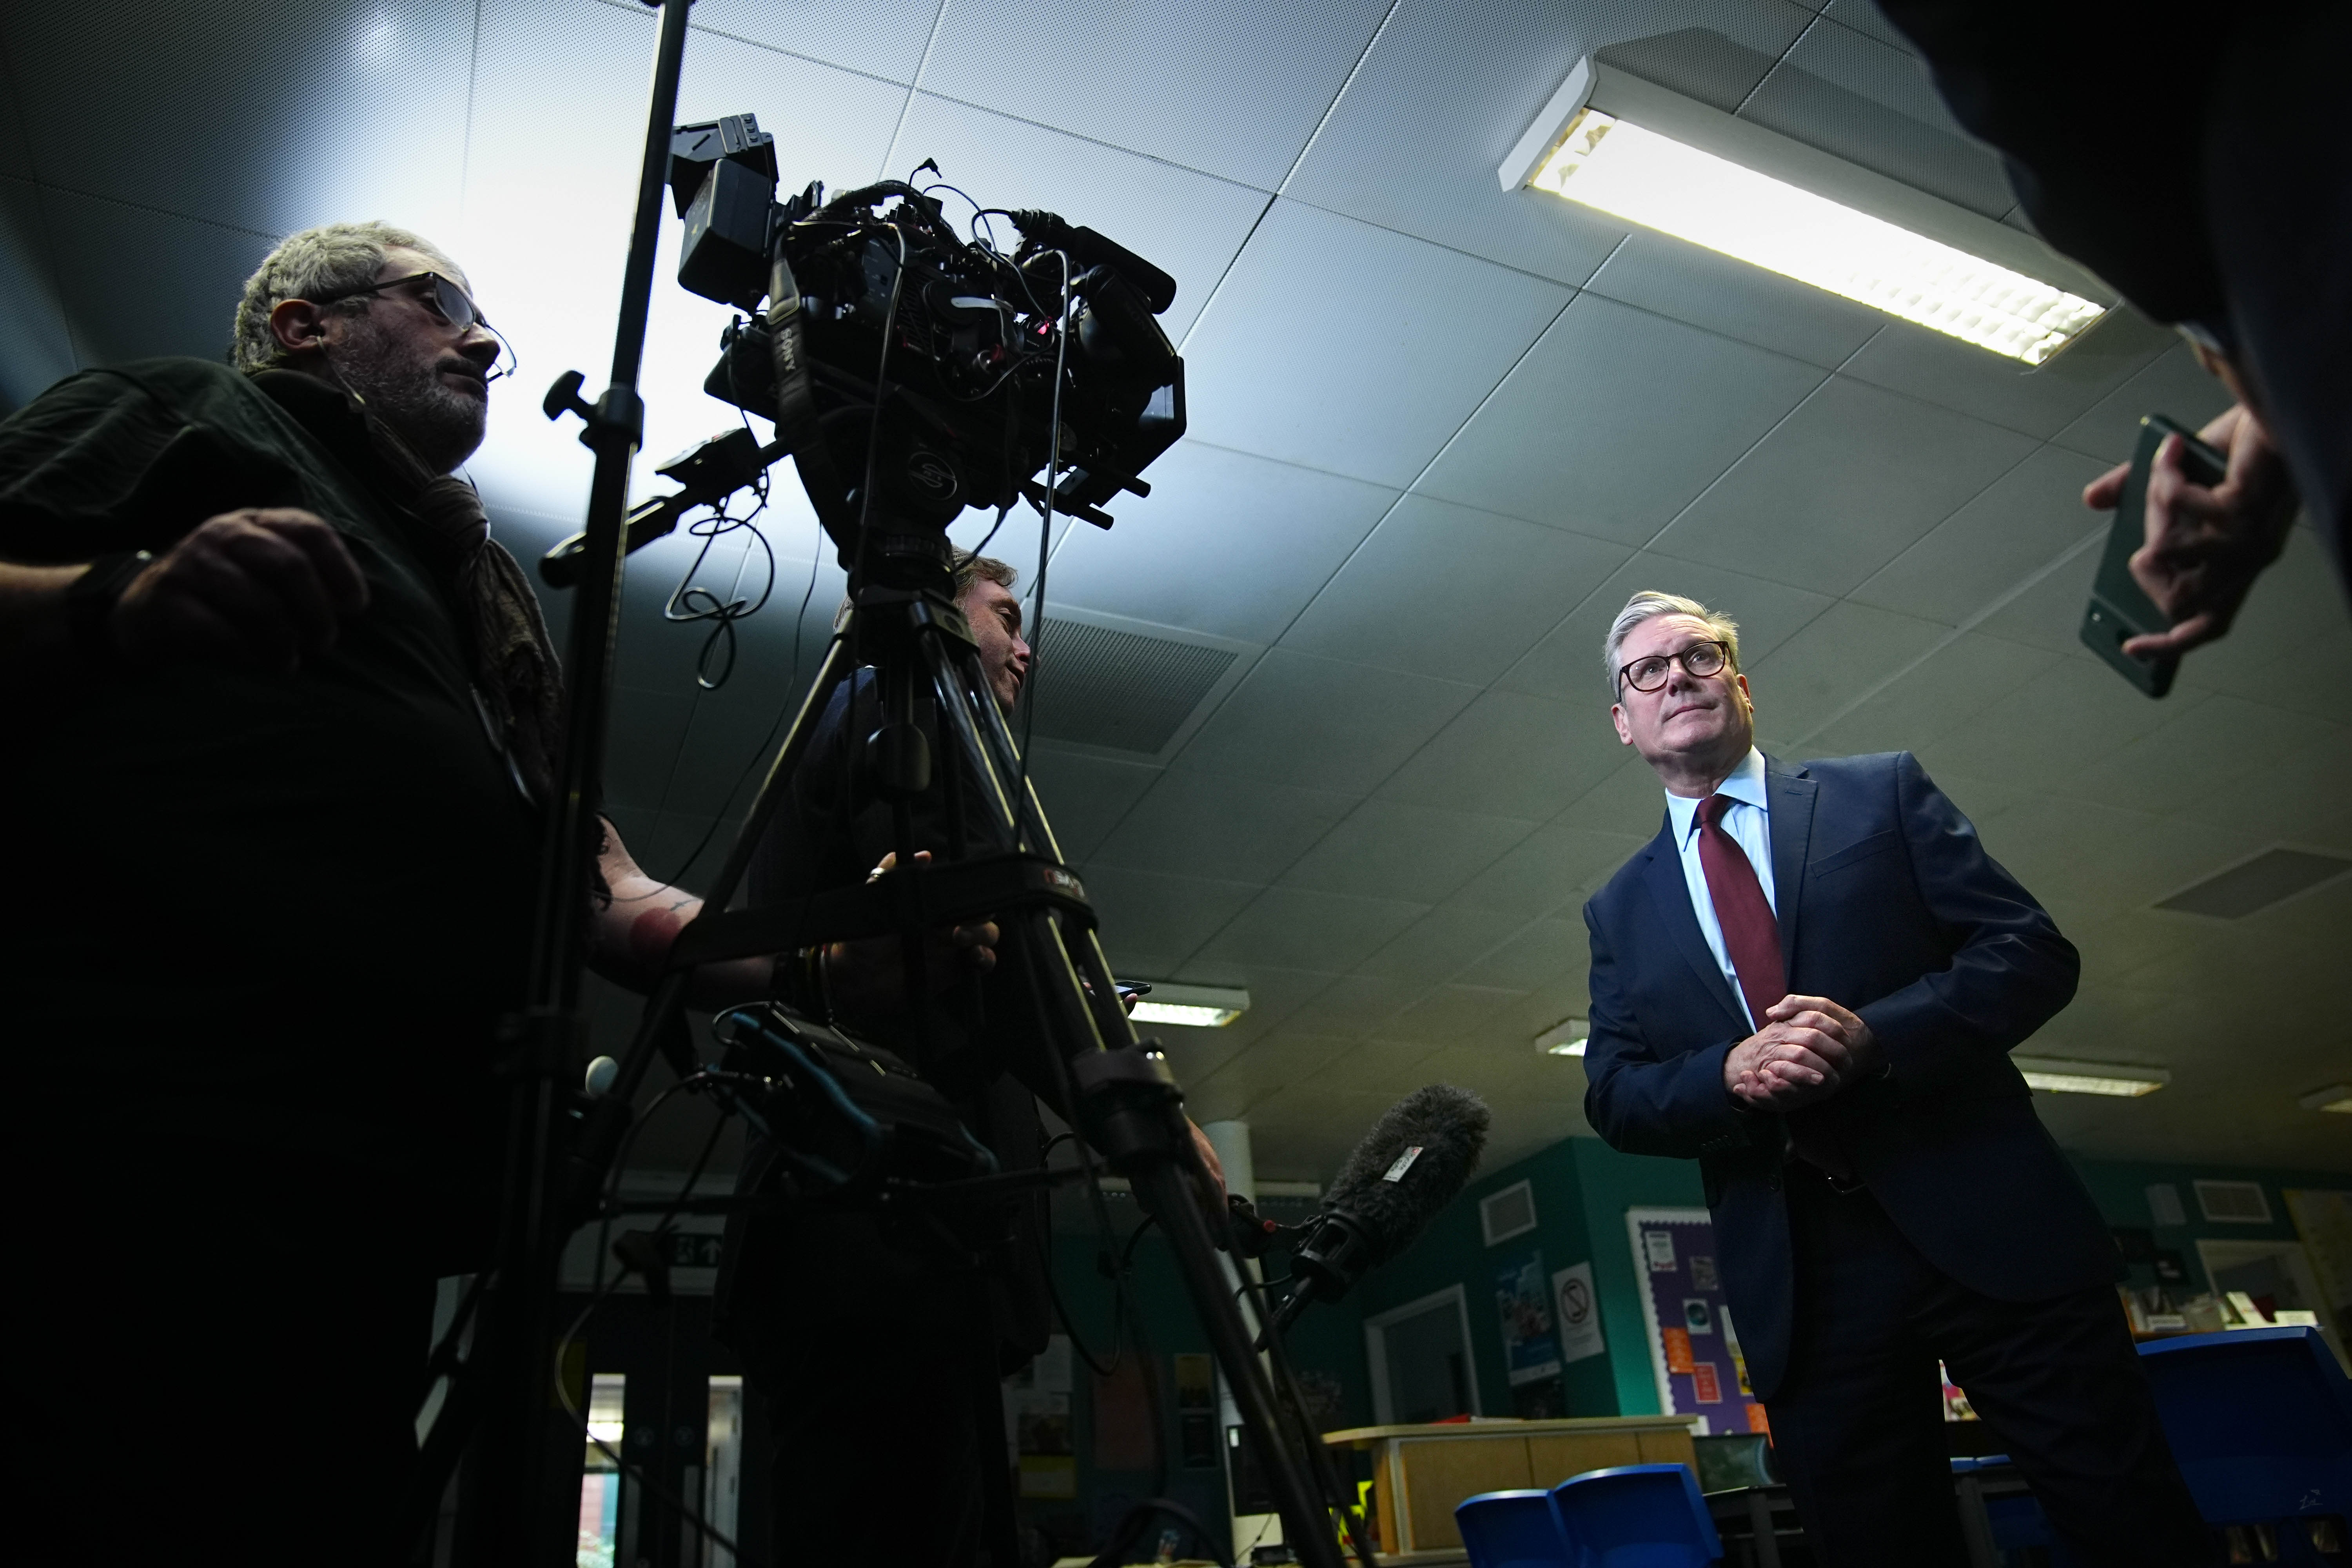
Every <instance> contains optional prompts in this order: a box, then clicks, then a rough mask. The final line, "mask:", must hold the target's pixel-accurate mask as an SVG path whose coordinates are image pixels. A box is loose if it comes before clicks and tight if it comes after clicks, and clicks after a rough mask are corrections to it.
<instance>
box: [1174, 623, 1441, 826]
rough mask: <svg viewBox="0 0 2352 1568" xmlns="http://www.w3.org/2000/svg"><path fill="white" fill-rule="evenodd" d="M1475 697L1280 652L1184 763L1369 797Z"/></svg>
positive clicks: (1230, 701)
mask: <svg viewBox="0 0 2352 1568" xmlns="http://www.w3.org/2000/svg"><path fill="white" fill-rule="evenodd" d="M1475 695H1476V689H1475V687H1469V686H1464V685H1461V684H1458V683H1456V682H1454V681H1445V680H1432V679H1427V678H1425V677H1423V676H1416V675H1395V674H1390V673H1386V672H1383V671H1380V670H1375V669H1369V668H1365V667H1364V666H1362V665H1359V664H1342V663H1340V662H1339V661H1338V660H1336V659H1328V658H1314V657H1313V656H1311V655H1308V654H1303V653H1294V652H1292V651H1290V650H1289V649H1287V648H1275V649H1273V650H1271V651H1270V652H1268V653H1267V654H1266V655H1265V658H1261V659H1259V660H1258V661H1257V664H1256V666H1255V668H1252V669H1251V671H1250V673H1249V675H1248V677H1247V678H1246V679H1244V680H1243V682H1242V684H1241V686H1240V687H1239V688H1238V689H1236V690H1235V691H1234V694H1233V695H1232V696H1231V697H1229V698H1227V699H1226V700H1225V703H1224V706H1223V707H1222V708H1220V709H1218V710H1217V711H1216V713H1215V714H1214V715H1213V716H1212V717H1211V718H1210V720H1209V721H1208V722H1207V723H1206V724H1203V725H1202V727H1201V729H1200V731H1199V732H1198V733H1196V734H1195V735H1194V736H1193V737H1192V742H1191V743H1190V744H1189V745H1187V746H1186V747H1185V748H1184V750H1183V751H1182V752H1180V753H1179V754H1178V756H1177V759H1176V762H1175V763H1174V766H1175V767H1176V768H1177V769H1178V770H1179V771H1182V772H1191V771H1194V770H1197V771H1199V772H1202V773H1225V774H1229V775H1232V776H1235V777H1240V778H1245V779H1250V780H1255V781H1262V782H1265V783H1269V784H1298V785H1301V786H1303V787H1305V788H1308V789H1328V790H1338V791H1340V792H1342V793H1346V794H1351V795H1364V794H1369V793H1370V791H1371V790H1372V788H1373V787H1374V786H1375V785H1377V784H1379V783H1380V782H1381V780H1382V779H1384V778H1386V777H1387V776H1388V775H1389V774H1390V773H1393V772H1394V771H1395V770H1396V768H1397V766H1398V764H1400V763H1402V762H1403V761H1404V760H1405V759H1406V758H1407V757H1409V756H1411V755H1412V753H1413V752H1415V751H1417V750H1419V749H1420V747H1421V746H1422V744H1423V742H1426V741H1427V740H1428V739H1429V737H1430V736H1432V735H1433V734H1435V733H1436V732H1437V731H1439V730H1440V729H1441V728H1443V727H1444V724H1445V721H1447V720H1449V719H1451V718H1453V717H1454V714H1455V713H1457V712H1459V711H1460V710H1462V708H1463V706H1464V705H1465V704H1466V703H1467V702H1468V701H1469V700H1471V698H1472V697H1474V696H1475Z"/></svg>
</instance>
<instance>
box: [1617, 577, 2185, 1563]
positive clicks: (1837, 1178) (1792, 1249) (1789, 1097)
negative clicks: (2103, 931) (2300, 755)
mask: <svg viewBox="0 0 2352 1568" xmlns="http://www.w3.org/2000/svg"><path fill="white" fill-rule="evenodd" d="M1604 657H1605V660H1606V666H1607V669H1608V674H1609V678H1610V682H1611V688H1612V691H1613V693H1614V694H1615V698H1616V701H1615V705H1614V706H1613V707H1612V708H1611V710H1610V715H1611V717H1612V719H1613V720H1614V721H1615V722H1616V725H1617V735H1618V738H1619V739H1620V740H1621V741H1622V742H1624V743H1625V744H1627V745H1629V746H1632V747H1633V748H1634V749H1635V750H1636V751H1638V752H1641V754H1642V757H1643V760H1644V761H1645V762H1647V763H1649V764H1650V765H1651V767H1652V768H1654V770H1656V772H1657V774H1658V777H1659V779H1660V781H1661V782H1662V783H1664V785H1665V789H1666V820H1665V824H1664V826H1663V827H1662V828H1661V829H1660V830H1659V833H1658V837H1656V838H1655V839H1654V840H1653V841H1652V842H1651V843H1650V845H1649V846H1648V847H1646V848H1644V849H1643V850H1642V851H1641V853H1639V854H1637V855H1635V856H1634V857H1633V858H1632V859H1631V860H1629V861H1627V862H1626V864H1625V865H1624V867H1623V868H1621V869H1620V870H1619V871H1618V873H1617V874H1616V876H1615V877H1613V878H1612V879H1610V882H1609V885H1608V886H1607V887H1605V888H1603V889H1601V891H1600V892H1599V893H1598V894H1596V895H1595V896H1594V897H1593V899H1592V900H1591V902H1590V903H1588V904H1586V905H1585V909H1584V919H1585V924H1586V925H1587V926H1588V927H1589V928H1590V929H1591V937H1592V984H1591V994H1592V1005H1591V1015H1592V1016H1591V1045H1590V1046H1589V1047H1587V1048H1586V1054H1585V1070H1586V1072H1587V1073H1588V1075H1589V1076H1590V1078H1591V1089H1589V1090H1588V1091H1587V1093H1586V1095H1585V1114H1586V1116H1587V1118H1588V1119H1589V1120H1590V1121H1591V1123H1592V1125H1593V1127H1594V1128H1595V1129H1596V1130H1597V1131H1599V1132H1600V1134H1601V1137H1602V1138H1604V1139H1606V1140H1607V1141H1608V1142H1609V1143H1610V1144H1611V1145H1612V1147H1614V1148H1617V1149H1621V1150H1623V1151H1625V1152H1629V1153H1639V1154H1664V1155H1669V1156H1673V1157H1676V1158H1681V1159H1693V1158H1696V1160H1697V1161H1698V1162H1699V1169H1700V1173H1701V1175H1702V1177H1703V1179H1704V1181H1705V1184H1706V1201H1707V1207H1708V1209H1709V1210H1710V1211H1711V1212H1712V1214H1713V1215H1714V1221H1715V1235H1716V1246H1717V1255H1718V1258H1719V1259H1720V1262H1721V1266H1722V1268H1723V1278H1724V1289H1725V1291H1726V1293H1727V1296H1728V1297H1729V1299H1730V1305H1731V1310H1732V1312H1733V1315H1734V1318H1735V1321H1737V1322H1738V1329H1739V1337H1740V1342H1741V1344H1742V1347H1743V1348H1744V1350H1745V1352H1746V1355H1747V1359H1748V1376H1749V1380H1750V1382H1751V1384H1753V1386H1754V1388H1755V1391H1756V1394H1757V1396H1758V1397H1759V1398H1760V1399H1761V1400H1763V1401H1764V1403H1765V1405H1766V1408H1767V1410H1768V1412H1769V1415H1770V1417H1771V1423H1772V1441H1773V1447H1774V1451H1775V1454H1776V1456H1777V1458H1778V1459H1779V1461H1780V1468H1781V1471H1782V1473H1783V1474H1784V1475H1785V1476H1786V1477H1787V1478H1788V1480H1789V1485H1790V1491H1791V1492H1792V1494H1793V1495H1794V1498H1795V1500H1796V1504H1797V1509H1798V1512H1799V1514H1800V1515H1801V1517H1802V1519H1803V1520H1804V1522H1805V1530H1806V1533H1807V1535H1808V1536H1809V1537H1810V1538H1811V1542H1812V1543H1813V1546H1814V1551H1815V1553H1816V1555H1817V1556H1818V1558H1819V1560H1820V1561H1821V1562H1822V1563H1823V1564H1825V1565H1831V1568H1837V1565H1845V1564H1853V1565H1857V1568H1859V1565H1864V1564H1883V1563H1904V1564H1915V1563H1916V1564H1937V1565H1942V1564H1950V1565H1952V1568H1959V1565H1960V1564H1962V1563H1965V1562H1966V1561H1967V1557H1966V1553H1965V1550H1964V1547H1963V1543H1962V1537H1961V1534H1960V1526H1959V1519H1958V1512H1957V1510H1956V1509H1955V1507H1954V1503H1953V1495H1952V1487H1951V1481H1950V1476H1949V1470H1948V1463H1947V1456H1946V1447H1945V1441H1944V1430H1943V1405H1942V1400H1941V1397H1940V1388H1941V1384H1940V1383H1939V1380H1938V1378H1937V1361H1938V1360H1939V1359H1940V1360H1941V1361H1942V1362H1943V1363H1945V1364H1946V1365H1947V1366H1948V1368H1949V1369H1950V1371H1951V1373H1952V1375H1953V1378H1954V1379H1955V1381H1957V1382H1958V1384H1960V1386H1961V1387H1962V1388H1963V1389H1965V1390H1966V1391H1967V1393H1968V1394H1969V1402H1970V1403H1971V1404H1972V1405H1974V1407H1975V1408H1976V1410H1977V1412H1978V1414H1979V1415H1981V1416H1983V1417H1984V1419H1985V1420H1986V1421H1987V1422H1988V1423H1989V1424H1990V1426H1991V1427H1992V1429H1993V1430H1994V1431H1995V1432H1996V1433H1997V1434H1998V1435H1999V1436H2000V1438H2001V1440H2002V1443H2003V1445H2004V1446H2005V1447H2007V1449H2008V1451H2009V1453H2010V1455H2011V1458H2014V1459H2015V1461H2016V1463H2017V1465H2018V1467H2019V1468H2020V1469H2021V1470H2022V1471H2023V1472H2024V1473H2025V1476H2026V1478H2027V1479H2029V1480H2030V1481H2031V1482H2032V1486H2033V1489H2034V1491H2035V1493H2036V1494H2037V1495H2038V1496H2039V1497H2040V1498H2041V1500H2042V1507H2043V1509H2044V1510H2045V1511H2046V1512H2047V1513H2048V1515H2049V1518H2050V1521H2051V1523H2052V1525H2053V1528H2054V1529H2055V1530H2056V1531H2057V1532H2058V1533H2059V1535H2060V1536H2061V1537H2062V1538H2063V1540H2064V1541H2065V1542H2067V1544H2068V1545H2069V1546H2070V1547H2072V1548H2073V1550H2074V1552H2075V1553H2076V1554H2077V1556H2078V1557H2079V1558H2080V1559H2081V1560H2082V1561H2083V1562H2085V1563H2113V1564H2116V1565H2117V1568H2123V1565H2125V1564H2130V1565H2133V1568H2148V1565H2155V1564H2173V1563H2179V1564H2191V1563H2194V1564H2200V1565H2201V1564H2207V1563H2218V1562H2219V1561H2220V1557H2219V1556H2218V1555H2217V1553H2216V1552H2215V1548H2214V1542H2213V1539H2212V1537H2211V1534H2210V1531H2208V1530H2207V1529H2206V1528H2205V1526H2204V1524H2203V1523H2202V1522H2201V1521H2200V1519H2199V1517H2198V1514H2197V1510H2196V1507H2195V1505H2194V1504H2193V1503H2192V1502H2191V1501H2190V1500H2189V1493H2188V1490H2187V1489H2186V1488H2185V1487H2184V1486H2183V1485H2182V1483H2181V1479H2180V1475H2179V1469H2178V1468H2176V1467H2175V1465H2174V1464H2173V1460H2172V1456H2171V1452H2170V1450H2169V1449H2168V1448H2167V1447H2166V1446H2165V1441H2164V1433H2163V1430H2162V1428H2161V1427H2160V1426H2158V1422H2157V1417H2156V1412H2155V1408H2154V1406H2153V1405H2152V1403H2151V1402H2150V1399H2149V1396H2148V1393H2147V1385H2146V1384H2145V1382H2144V1381H2143V1380H2142V1378H2141V1376H2140V1372H2139V1366H2138V1362H2137V1357H2136V1356H2135V1355H2134V1353H2133V1350H2132V1343H2131V1337H2130V1334H2129V1332H2128V1331H2127V1330H2126V1326H2125V1321H2124V1315H2123V1311H2122V1309H2121V1307H2120V1306H2119V1305H2118V1303H2117V1301H2116V1291H2115V1286H2114V1279H2115V1278H2116V1268H2117V1261H2118V1260H2117V1258H2116V1250H2115V1246H2114V1243H2113V1242H2112V1241H2111V1240H2110V1239H2109V1237H2108V1235H2107V1229H2106V1225H2105V1221H2104V1220H2102V1219H2101V1217H2100V1215H2099V1212H2098V1210H2097V1208H2096V1207H2095V1205H2093V1204H2092V1201H2091V1197H2090V1194H2088V1193H2087V1192H2085V1191H2084V1187H2083V1184H2082V1183H2081V1182H2080V1181H2079V1180H2078V1179H2077V1178H2076V1177H2075V1175H2074V1172H2073V1171H2072V1170H2071V1169H2070V1168H2069V1167H2068V1165H2067V1163H2066V1162H2065V1159H2064V1157H2063V1156H2062V1155H2061V1154H2060V1153H2059V1152H2058V1147H2057V1145H2056V1144H2055V1143H2053V1142H2052V1141H2051V1138H2050V1135H2049V1133H2048V1132H2047V1131H2044V1130H2043V1128H2042V1123H2041V1121H2039V1120H2038V1119H2037V1118H2036V1117H2035V1116H2034V1114H2033V1106H2032V1099H2031V1091H2030V1090H2028V1089H2027V1088H2026V1086H2025V1082H2024V1079H2021V1077H2020V1076H2019V1075H2018V1071H2017V1068H2015V1067H2014V1066H2012V1065H2011V1062H2010V1060H2009V1055H2008V1053H2009V1051H2010V1049H2011V1047H2014V1046H2016V1045H2017V1044H2018V1043H2019V1042H2020V1041H2021V1040H2023V1039H2025V1038H2026V1037H2029V1036H2030V1035H2032V1033H2033V1032H2034V1030H2035V1029H2037V1028H2039V1027H2040V1026H2042V1024H2043V1023H2045V1022H2047V1021H2048V1020H2049V1019H2050V1017H2051V1016H2053V1015H2054V1014H2056V1013H2057V1011H2058V1010H2059V1009H2060V1008H2062V1007H2063V1006H2064V1005H2066V1004H2067V1002H2068V1001H2070V1000H2071V999H2072V998H2073V996H2074V983H2075V977H2076V974H2077V973H2078V971H2079V968H2080V964H2079V962H2078V960H2077V958H2076V956H2075V952H2074V947H2073V945H2072V944H2071V943H2069V942H2067V941H2066V939H2065V938H2063V937H2062V936H2060V935H2059V934H2058V928H2057V927H2056V925H2055V924H2054V923H2053V922H2052V921H2051V919H2050V916H2049V915H2048V913H2047V912H2045V911H2044V910H2042V907H2041V905H2039V904H2037V903H2035V902H2034V900H2033V898H2032V895H2031V894H2030V893H2028V892H2027V891H2026V890H2025V889H2023V888H2022V887H2021V886H2019V885H2018V882H2017V880H2016V879H2015V878H2013V877H2011V875H2010V874H2009V873H2008V872H2007V871H2005V870H2003V869H2002V868H2000V865H1998V864H1997V863H1995V862H1994V860H1993V859H1992V858H1991V857H1990V856H1988V855H1987V854H1986V853H1985V852H1984V847H1983V846H1982V845H1980V844H1979V842H1978V841H1977V836H1976V829H1975V828H1974V827H1973V826H1970V824H1969V820H1968V818H1967V817H1965V816H1961V815H1960V812H1959V810H1958V807H1956V806H1955V805H1953V804H1952V803H1951V802H1950V801H1949V800H1948V799H1947V798H1946V797H1945V796H1944V795H1943V793H1942V792H1941V791H1939V790H1937V788H1936V786H1935V784H1933V783H1931V782H1930V781H1929V780H1928V778H1927V773H1925V772H1923V771H1922V770H1921V768H1920V766H1919V763H1918V762H1917V760H1916V758H1914V757H1913V756H1912V755H1911V754H1910V753H1909V752H1895V753H1890V754H1885V755H1880V756H1871V757H1844V758H1839V759H1836V760H1833V761H1825V762H1816V763H1808V764H1805V765H1803V766H1800V767H1790V766H1788V765H1786V764H1784V763H1779V762H1775V761H1773V760H1772V759H1770V758H1768V757H1766V756H1765V755H1764V754H1763V753H1762V752H1759V751H1758V750H1757V749H1756V745H1755V707H1754V704H1753V702H1752V700H1750V697H1749V694H1748V678H1747V677H1746V676H1744V675H1742V674H1741V673H1740V672H1739V632H1738V626H1736V625H1735V624H1734V623H1733V622H1732V621H1731V620H1730V619H1728V618H1727V617H1726V616H1720V615H1717V614H1715V613H1714V612H1712V611H1710V610H1708V609H1707V608H1706V606H1705V605H1700V604H1697V603H1696V602H1694V601H1692V600H1689V599H1683V598H1676V597H1674V596H1672V595H1663V594H1652V593H1643V594H1637V595H1634V596H1633V599H1632V600H1631V601H1630V602H1629V603H1628V604H1627V605H1626V606H1625V608H1624V610H1623V611H1622V612H1621V613H1620V614H1619V616H1618V617H1617V620H1616V623H1615V625H1613V626H1612V627H1611V628H1610V633H1609V638H1608V642H1607V645H1606V647H1605V649H1604Z"/></svg>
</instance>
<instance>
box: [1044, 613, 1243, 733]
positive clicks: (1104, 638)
mask: <svg viewBox="0 0 2352 1568" xmlns="http://www.w3.org/2000/svg"><path fill="white" fill-rule="evenodd" d="M1234 658H1235V655H1234V653H1233V652H1232V651H1231V650H1230V649H1227V648H1221V647H1202V646H1201V645H1200V644H1198V643H1185V642H1175V641H1172V640H1171V639H1169V638H1166V637H1141V636H1139V635H1138V634H1136V633H1134V632H1123V631H1118V630H1114V629H1113V628H1111V627H1109V626H1089V625H1087V623H1085V622H1083V621H1074V620H1067V619H1065V620H1059V621H1056V620H1054V619H1053V618H1052V617H1050V616H1049V617H1047V619H1046V623H1045V635H1044V637H1043V640H1042V642H1041V644H1040V647H1039V654H1038V660H1037V664H1038V673H1037V679H1036V685H1035V686H1034V692H1035V694H1036V695H1035V697H1034V701H1035V702H1036V704H1037V714H1036V721H1035V723H1036V733H1037V735H1038V736H1039V737H1040V738H1041V739H1045V740H1051V741H1069V742H1076V744H1078V745H1082V746H1108V747H1110V748H1112V749H1113V750H1115V751H1121V752H1143V753H1145V754H1147V755H1157V754H1158V753H1159V752H1160V751H1161V750H1162V749H1164V748H1165V747H1166V746H1167V744H1168V742H1171V741H1172V740H1174V739H1175V738H1176V732H1177V731H1179V730H1181V729H1182V728H1183V727H1184V721H1186V720H1187V719H1190V718H1191V717H1192V710H1194V709H1195V708H1198V707H1199V706H1200V705H1201V700H1202V699H1203V698H1205V697H1207V696H1208V695H1209V693H1210V691H1211V690H1212V689H1214V687H1215V686H1216V684H1217V682H1218V681H1219V680H1220V679H1223V676H1224V673H1225V671H1226V670H1228V669H1230V668H1233V662H1234ZM1020 727H1021V719H1020V716H1019V715H1017V714H1016V715H1015V716H1014V718H1013V730H1014V732H1015V733H1018V732H1019V731H1020Z"/></svg>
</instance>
